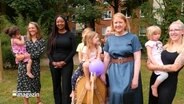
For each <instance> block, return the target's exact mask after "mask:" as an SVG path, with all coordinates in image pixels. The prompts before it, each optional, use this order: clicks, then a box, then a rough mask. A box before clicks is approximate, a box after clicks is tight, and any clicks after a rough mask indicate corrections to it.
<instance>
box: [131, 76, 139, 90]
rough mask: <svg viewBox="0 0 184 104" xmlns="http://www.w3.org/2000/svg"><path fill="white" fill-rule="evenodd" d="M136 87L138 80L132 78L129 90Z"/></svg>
mask: <svg viewBox="0 0 184 104" xmlns="http://www.w3.org/2000/svg"><path fill="white" fill-rule="evenodd" d="M137 87H138V79H135V78H133V79H132V84H131V89H136V88H137Z"/></svg>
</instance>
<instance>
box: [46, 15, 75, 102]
mask: <svg viewBox="0 0 184 104" xmlns="http://www.w3.org/2000/svg"><path fill="white" fill-rule="evenodd" d="M76 46H77V45H76V39H75V35H74V34H73V33H71V32H70V30H69V27H68V23H67V21H66V20H65V18H64V17H62V16H60V15H59V16H57V17H56V18H55V21H54V25H53V29H52V33H51V35H50V37H49V40H48V58H49V65H50V71H51V75H52V81H53V91H54V100H55V104H70V103H71V99H70V93H71V91H72V87H71V77H72V72H73V56H74V55H75V53H76Z"/></svg>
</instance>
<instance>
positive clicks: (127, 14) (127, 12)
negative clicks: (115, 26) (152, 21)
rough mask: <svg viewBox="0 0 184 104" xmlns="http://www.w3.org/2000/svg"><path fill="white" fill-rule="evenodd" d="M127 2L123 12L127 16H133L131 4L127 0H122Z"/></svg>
mask: <svg viewBox="0 0 184 104" xmlns="http://www.w3.org/2000/svg"><path fill="white" fill-rule="evenodd" d="M122 1H123V2H124V3H125V4H124V7H123V8H122V9H121V13H123V14H124V15H125V16H126V17H127V18H130V17H131V9H130V6H129V4H128V3H127V0H122Z"/></svg>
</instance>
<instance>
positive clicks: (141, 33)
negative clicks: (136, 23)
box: [139, 26, 146, 36]
mask: <svg viewBox="0 0 184 104" xmlns="http://www.w3.org/2000/svg"><path fill="white" fill-rule="evenodd" d="M139 36H146V28H145V27H144V26H140V27H139Z"/></svg>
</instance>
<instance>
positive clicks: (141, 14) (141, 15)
mask: <svg viewBox="0 0 184 104" xmlns="http://www.w3.org/2000/svg"><path fill="white" fill-rule="evenodd" d="M139 14H140V17H141V18H143V17H144V14H143V13H142V10H141V9H140V11H139Z"/></svg>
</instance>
